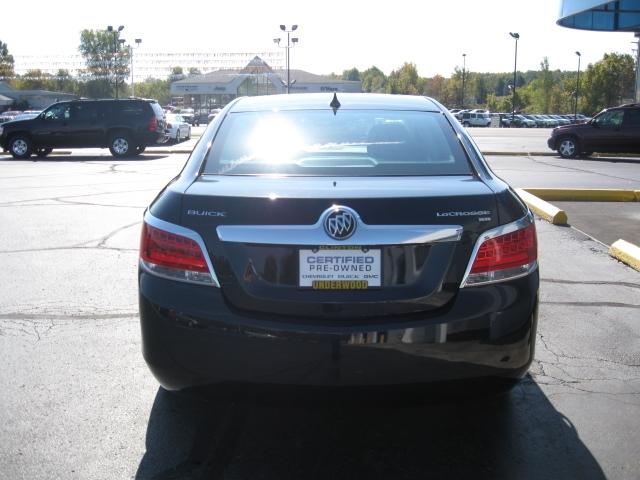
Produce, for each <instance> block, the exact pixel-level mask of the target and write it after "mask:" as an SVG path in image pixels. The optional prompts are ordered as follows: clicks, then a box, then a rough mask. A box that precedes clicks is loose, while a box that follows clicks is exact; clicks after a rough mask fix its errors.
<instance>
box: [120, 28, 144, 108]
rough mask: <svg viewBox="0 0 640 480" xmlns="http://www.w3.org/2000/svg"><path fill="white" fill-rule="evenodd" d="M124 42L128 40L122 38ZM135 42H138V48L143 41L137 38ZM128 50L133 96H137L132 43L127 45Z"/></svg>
mask: <svg viewBox="0 0 640 480" xmlns="http://www.w3.org/2000/svg"><path fill="white" fill-rule="evenodd" d="M120 41H121V42H122V43H124V42H125V41H126V40H124V39H122V40H120ZM134 42H135V43H136V48H138V47H139V46H140V44H141V43H142V39H141V38H136V39H135V40H134ZM127 51H128V52H129V61H130V62H131V63H130V65H131V72H130V73H131V96H132V97H135V96H136V87H135V79H134V78H133V47H132V46H131V44H129V45H127Z"/></svg>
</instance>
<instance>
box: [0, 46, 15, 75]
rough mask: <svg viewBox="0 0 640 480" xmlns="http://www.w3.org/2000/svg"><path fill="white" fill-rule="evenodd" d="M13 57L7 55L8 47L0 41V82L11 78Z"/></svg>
mask: <svg viewBox="0 0 640 480" xmlns="http://www.w3.org/2000/svg"><path fill="white" fill-rule="evenodd" d="M13 65H14V61H13V55H10V54H9V47H8V46H7V44H6V43H4V42H3V41H2V40H0V80H7V79H10V78H12V77H13V75H14V71H13Z"/></svg>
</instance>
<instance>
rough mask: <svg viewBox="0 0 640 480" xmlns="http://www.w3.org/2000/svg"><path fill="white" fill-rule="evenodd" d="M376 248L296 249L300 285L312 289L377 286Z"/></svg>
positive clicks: (378, 279) (379, 270)
mask: <svg viewBox="0 0 640 480" xmlns="http://www.w3.org/2000/svg"><path fill="white" fill-rule="evenodd" d="M380 257H381V255H380V249H366V248H360V247H356V248H318V249H313V250H300V263H299V265H300V279H299V285H300V286H301V287H306V288H313V289H316V290H364V289H367V288H371V287H380V286H381V285H382V283H381V273H380V272H381V260H380Z"/></svg>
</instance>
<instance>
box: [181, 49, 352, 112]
mask: <svg viewBox="0 0 640 480" xmlns="http://www.w3.org/2000/svg"><path fill="white" fill-rule="evenodd" d="M289 78H290V82H291V83H290V87H289V90H290V93H313V92H361V91H362V83H361V82H360V81H351V80H340V79H336V78H331V77H327V76H322V75H315V74H313V73H309V72H305V71H303V70H290V71H289ZM278 93H287V71H286V70H284V69H281V70H274V69H272V68H271V67H270V66H269V65H268V64H267V63H266V62H265V61H264V60H262V59H261V58H260V57H258V56H256V57H254V58H253V59H252V60H251V61H250V62H249V63H248V64H247V65H246V66H245V67H244V68H243V69H239V70H232V69H223V70H215V71H213V72H209V73H205V74H203V75H195V76H190V77H188V78H185V79H182V80H178V81H176V82H173V83H172V84H171V95H172V96H173V97H183V98H184V104H185V105H191V106H195V107H198V106H202V107H206V106H210V105H225V104H227V103H229V102H230V101H231V100H233V99H234V98H236V97H243V96H254V95H275V94H278Z"/></svg>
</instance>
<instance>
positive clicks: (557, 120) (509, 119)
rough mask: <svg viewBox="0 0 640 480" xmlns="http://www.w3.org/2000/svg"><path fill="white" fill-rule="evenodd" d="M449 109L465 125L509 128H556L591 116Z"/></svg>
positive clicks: (585, 119)
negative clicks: (492, 125)
mask: <svg viewBox="0 0 640 480" xmlns="http://www.w3.org/2000/svg"><path fill="white" fill-rule="evenodd" d="M449 111H450V112H451V113H452V114H453V116H454V117H456V118H457V119H458V121H459V122H460V123H461V124H462V125H464V126H465V127H489V126H491V124H492V123H493V124H494V125H495V126H501V127H507V128H508V127H517V128H536V127H537V128H555V127H560V126H563V125H570V124H573V123H584V122H586V121H588V120H589V117H586V116H584V115H582V114H578V115H575V116H574V115H551V114H545V115H541V114H529V113H514V114H512V113H491V112H489V110H485V109H482V108H476V109H473V110H470V109H466V110H462V109H459V108H453V109H451V110H449ZM493 120H495V121H493Z"/></svg>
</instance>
